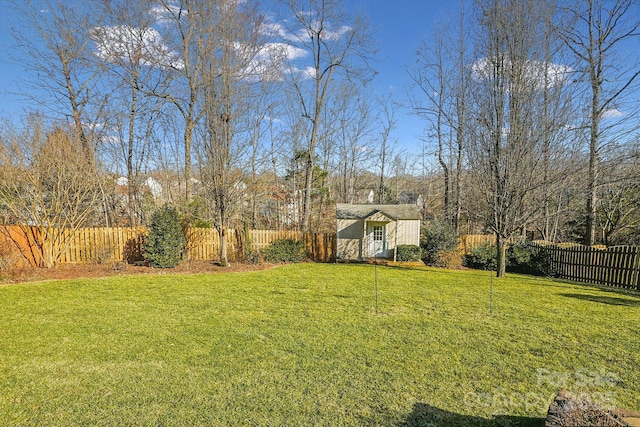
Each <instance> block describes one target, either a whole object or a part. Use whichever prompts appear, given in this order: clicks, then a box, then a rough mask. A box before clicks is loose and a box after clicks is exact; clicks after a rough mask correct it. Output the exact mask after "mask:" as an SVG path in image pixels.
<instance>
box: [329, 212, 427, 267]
mask: <svg viewBox="0 0 640 427" xmlns="http://www.w3.org/2000/svg"><path fill="white" fill-rule="evenodd" d="M385 229H386V236H385V237H386V242H387V245H386V247H387V249H388V250H390V253H393V252H392V250H393V249H395V247H396V244H398V245H416V246H418V245H420V220H399V221H397V222H389V223H387V224H386V227H385ZM396 231H397V233H398V234H397V239H396ZM337 232H338V235H337V237H338V239H337V249H338V252H337V256H338V258H341V259H362V258H363V251H366V250H367V247H366V245H367V237H366V235H365V230H364V220H362V219H338V220H337Z"/></svg>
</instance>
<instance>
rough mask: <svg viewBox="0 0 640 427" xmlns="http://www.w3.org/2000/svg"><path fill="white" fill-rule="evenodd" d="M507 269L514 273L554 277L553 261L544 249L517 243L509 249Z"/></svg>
mask: <svg viewBox="0 0 640 427" xmlns="http://www.w3.org/2000/svg"><path fill="white" fill-rule="evenodd" d="M507 269H508V270H509V271H512V272H514V273H523V274H533V275H536V276H553V271H551V260H550V258H549V256H548V253H547V251H545V250H544V248H540V247H536V246H532V245H529V244H527V243H526V242H521V243H515V244H513V245H511V246H509V248H508V249H507Z"/></svg>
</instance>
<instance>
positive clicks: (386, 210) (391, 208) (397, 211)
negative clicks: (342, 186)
mask: <svg viewBox="0 0 640 427" xmlns="http://www.w3.org/2000/svg"><path fill="white" fill-rule="evenodd" d="M376 212H382V213H383V214H385V215H386V216H388V217H389V218H392V219H394V220H399V219H420V210H419V209H418V206H416V205H352V204H348V203H337V204H336V218H337V219H363V218H368V217H369V216H371V215H373V214H374V213H376Z"/></svg>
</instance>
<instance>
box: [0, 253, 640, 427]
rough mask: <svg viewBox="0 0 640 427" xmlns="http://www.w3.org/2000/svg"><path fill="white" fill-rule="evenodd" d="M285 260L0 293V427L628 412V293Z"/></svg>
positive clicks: (635, 378)
mask: <svg viewBox="0 0 640 427" xmlns="http://www.w3.org/2000/svg"><path fill="white" fill-rule="evenodd" d="M373 269H374V267H373V266H370V265H326V264H325V265H321V264H298V265H287V266H284V267H280V268H276V269H272V270H266V271H259V272H251V273H234V274H215V275H192V276H178V275H176V276H171V275H166V276H131V277H117V278H105V279H90V280H89V279H85V280H73V281H51V282H40V283H32V284H25V285H9V286H3V287H0V425H61V426H62V425H64V426H68V425H118V426H121V425H154V426H160V425H162V426H173V425H261V426H262V425H264V426H267V425H405V426H418V425H445V426H455V425H487V426H489V425H543V421H542V418H544V416H545V414H546V410H547V407H548V405H549V404H550V403H551V401H552V399H553V397H554V395H555V393H557V392H558V391H559V390H560V389H562V388H566V389H569V390H570V391H572V392H574V393H577V394H584V395H588V396H590V397H592V398H593V399H595V400H596V401H598V402H600V403H602V404H604V405H605V406H607V405H612V406H617V407H620V408H629V409H640V369H638V366H639V364H640V363H639V362H640V296H639V295H638V294H633V293H623V292H614V291H611V290H605V289H598V288H593V287H585V286H579V285H574V284H570V283H561V282H553V281H549V280H544V279H538V278H531V277H526V276H515V275H513V276H509V277H507V278H506V279H501V280H497V279H493V302H492V312H491V313H490V311H489V309H490V307H489V293H490V292H489V291H490V277H489V275H488V273H486V272H474V271H466V272H453V271H445V270H437V269H428V268H425V269H421V270H408V269H401V268H385V267H377V273H378V287H379V293H380V300H379V301H380V302H379V309H380V312H379V314H376V312H375V295H374V271H373Z"/></svg>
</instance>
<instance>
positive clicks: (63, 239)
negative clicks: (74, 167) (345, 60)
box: [0, 226, 336, 265]
mask: <svg viewBox="0 0 640 427" xmlns="http://www.w3.org/2000/svg"><path fill="white" fill-rule="evenodd" d="M38 230H39V229H38V227H24V226H5V227H0V235H1V236H3V238H0V244H2V245H8V244H13V245H15V246H16V247H17V248H18V250H19V251H20V252H21V253H22V254H23V256H24V257H25V258H26V259H27V260H28V261H29V262H30V263H31V264H33V265H40V261H41V259H42V255H41V254H38V252H39V251H40V252H42V251H45V252H46V251H50V250H51V249H52V248H51V247H50V246H51V244H50V242H47V241H43V238H42V237H41V236H42V233H40V232H39V231H38ZM26 233H31V235H32V236H37V237H36V238H35V239H34V238H31V239H26V238H25V235H26ZM146 234H147V229H146V228H144V227H138V228H125V227H99V228H98V227H97V228H82V229H79V230H77V231H75V232H72V231H69V230H64V229H63V230H55V232H54V233H47V235H56V236H57V237H58V239H57V242H56V245H58V246H60V247H59V248H58V249H59V251H60V252H61V253H60V256H59V257H58V259H57V263H63V264H80V263H87V262H96V263H104V262H114V261H127V262H135V261H140V260H142V245H143V243H144V239H145V236H146ZM185 234H186V238H187V242H186V245H185V258H186V259H187V260H194V261H195V260H198V261H209V260H211V261H215V260H218V259H219V254H220V236H219V235H218V232H217V231H216V230H215V229H212V228H189V229H187V230H186V233H185ZM279 239H294V240H299V241H304V242H305V248H306V252H307V258H309V259H310V260H313V261H317V262H330V261H332V260H334V259H335V256H336V235H335V234H331V233H302V232H299V231H280V230H248V231H247V232H246V233H245V232H243V231H240V230H233V229H229V230H227V235H226V241H227V252H228V258H229V260H230V261H238V260H242V259H244V258H245V257H246V256H247V255H248V254H249V253H251V252H259V251H262V250H264V249H265V248H266V247H268V246H269V245H270V244H272V243H273V242H275V241H276V240H279ZM29 240H31V242H29ZM34 240H35V244H34V243H33V241H34ZM44 240H46V238H45V239H44Z"/></svg>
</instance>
